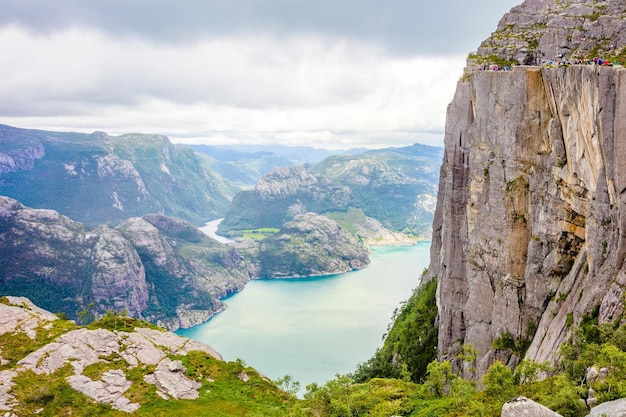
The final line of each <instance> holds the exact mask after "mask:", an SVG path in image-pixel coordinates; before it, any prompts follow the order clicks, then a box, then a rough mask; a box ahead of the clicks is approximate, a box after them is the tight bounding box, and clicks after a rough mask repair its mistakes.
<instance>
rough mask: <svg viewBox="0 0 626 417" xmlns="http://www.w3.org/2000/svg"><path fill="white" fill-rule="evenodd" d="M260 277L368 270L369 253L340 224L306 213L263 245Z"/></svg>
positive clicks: (260, 254) (261, 247) (261, 244)
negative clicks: (366, 268)
mask: <svg viewBox="0 0 626 417" xmlns="http://www.w3.org/2000/svg"><path fill="white" fill-rule="evenodd" d="M259 262H260V265H261V266H260V276H261V277H263V278H293V277H305V276H312V275H329V274H338V273H342V272H347V271H351V270H353V269H361V268H365V267H366V266H367V265H368V264H369V256H368V253H367V249H366V248H365V247H364V246H363V244H361V243H360V242H358V241H357V239H356V238H355V237H354V236H352V235H351V234H350V233H348V232H347V231H345V230H344V229H342V228H341V227H340V226H339V225H338V224H337V223H336V222H334V221H332V220H330V219H328V218H326V217H324V216H320V215H317V214H315V213H306V214H302V215H299V216H296V218H295V219H294V220H293V221H291V222H288V223H286V224H285V226H284V227H283V228H282V229H281V231H280V233H278V234H276V235H274V236H271V237H268V238H266V239H264V240H262V241H261V243H260V244H259Z"/></svg>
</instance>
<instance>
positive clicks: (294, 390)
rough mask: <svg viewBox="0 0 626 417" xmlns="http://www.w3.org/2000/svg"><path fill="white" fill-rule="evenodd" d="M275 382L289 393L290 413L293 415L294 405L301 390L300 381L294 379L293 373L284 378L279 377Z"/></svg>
mask: <svg viewBox="0 0 626 417" xmlns="http://www.w3.org/2000/svg"><path fill="white" fill-rule="evenodd" d="M274 383H275V384H276V385H277V386H278V387H279V388H280V389H281V390H283V391H284V392H286V393H287V394H288V398H287V401H288V403H289V415H290V416H292V417H293V406H294V404H295V401H296V395H297V394H298V391H299V390H300V382H298V381H294V379H293V377H292V376H291V375H285V376H283V377H282V378H278V379H277V380H276V381H274Z"/></svg>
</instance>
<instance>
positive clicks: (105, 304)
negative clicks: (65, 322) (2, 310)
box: [0, 196, 256, 329]
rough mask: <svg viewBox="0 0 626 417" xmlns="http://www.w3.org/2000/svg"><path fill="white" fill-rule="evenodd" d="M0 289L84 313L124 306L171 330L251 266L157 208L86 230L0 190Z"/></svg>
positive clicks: (200, 315)
mask: <svg viewBox="0 0 626 417" xmlns="http://www.w3.org/2000/svg"><path fill="white" fill-rule="evenodd" d="M0 253H2V259H1V260H0V290H1V292H2V294H4V295H20V296H28V297H30V298H31V299H33V300H34V301H35V302H36V303H37V304H38V305H41V306H43V307H44V308H47V309H49V310H51V311H54V312H64V313H65V314H67V315H68V316H69V317H72V318H80V315H81V314H82V315H84V316H85V317H83V318H84V319H85V320H87V319H89V318H92V316H94V315H95V316H98V315H103V314H104V313H105V312H106V311H107V310H112V311H117V312H121V311H126V312H127V313H128V314H129V315H130V316H133V317H141V318H144V319H147V320H150V321H151V322H154V323H159V324H161V325H163V326H166V327H168V328H170V329H177V328H179V327H190V326H193V325H196V324H199V323H202V322H204V321H206V320H207V319H208V318H209V317H210V316H211V315H212V314H214V313H215V312H216V311H220V310H221V309H223V308H224V306H223V304H222V303H221V302H220V301H219V300H218V298H221V297H224V296H226V295H228V294H230V293H232V292H235V291H238V290H241V289H242V288H243V286H244V284H245V283H246V282H247V281H248V280H249V279H250V278H251V277H252V276H253V274H255V271H256V270H255V269H254V267H253V266H251V264H250V263H249V262H246V261H245V260H244V259H243V258H242V256H241V255H240V253H239V252H238V251H237V250H235V249H233V248H229V247H227V246H225V245H223V244H220V243H218V242H216V241H213V240H212V239H210V238H208V237H206V236H205V235H204V234H202V233H201V232H200V231H199V230H197V229H196V228H195V227H193V226H192V225H191V224H189V223H187V222H183V221H181V220H175V219H171V218H168V217H165V216H161V215H148V216H145V217H143V218H132V219H129V220H127V221H126V222H124V223H122V224H121V225H120V226H119V227H118V228H117V229H114V228H111V227H108V226H99V227H97V228H95V229H88V228H86V227H85V226H84V225H83V224H82V223H78V222H75V221H72V220H70V219H69V218H67V217H65V216H62V215H60V214H59V213H57V212H55V211H53V210H42V209H31V208H28V207H25V206H23V205H22V204H20V203H19V202H17V201H15V200H13V199H10V198H8V197H1V196H0Z"/></svg>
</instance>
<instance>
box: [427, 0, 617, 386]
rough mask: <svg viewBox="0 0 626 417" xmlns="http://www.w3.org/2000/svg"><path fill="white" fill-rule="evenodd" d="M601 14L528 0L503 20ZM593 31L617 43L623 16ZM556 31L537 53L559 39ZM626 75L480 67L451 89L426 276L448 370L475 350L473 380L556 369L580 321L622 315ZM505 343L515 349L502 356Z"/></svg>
mask: <svg viewBox="0 0 626 417" xmlns="http://www.w3.org/2000/svg"><path fill="white" fill-rule="evenodd" d="M618 3H619V4H618ZM599 4H600V2H591V1H577V2H573V1H565V2H562V1H547V0H545V1H537V0H529V1H526V2H525V3H524V4H523V5H522V6H520V7H519V8H516V9H514V10H513V11H512V12H511V13H510V14H509V15H507V17H505V19H504V20H503V22H505V24H509V23H506V22H510V21H511V20H510V19H513V18H519V19H521V20H520V24H521V25H523V26H529V25H530V26H532V25H533V24H534V23H533V22H541V19H543V18H547V17H546V15H545V13H547V12H545V11H546V10H552V9H551V8H556V7H557V6H558V7H561V6H564V5H565V6H568V7H570V8H574V9H578V8H580V7H582V6H589V7H591V5H595V6H598V5H599ZM620 4H621V5H622V6H623V2H611V1H610V2H604V3H602V5H604V6H606V7H604V6H602V8H599V9H598V7H596V9H594V10H605V11H607V12H608V11H609V10H614V9H615V8H616V7H618V6H620ZM595 6H594V7H595ZM568 10H569V9H568ZM572 10H573V9H572ZM533 19H534V20H533ZM551 19H552V20H550V22H551V23H549V25H556V26H558V28H560V30H561V32H559V33H561V34H562V35H563V36H566V37H567V36H577V35H576V33H577V32H575V28H569V27H562V25H561V24H558V25H557V23H554V22H556V21H557V20H555V19H560V20H559V21H564V17H563V16H559V17H555V16H552V17H551ZM585 19H587V18H585ZM594 21H597V22H610V21H611V22H613V23H612V24H610V25H609V26H610V27H611V28H612V31H610V33H611V34H612V35H611V36H612V37H613V38H612V39H614V40H616V41H617V40H620V39H622V36H623V33H624V30H623V28H624V25H623V20H621V21H619V22H617V21H614V20H611V18H609V17H606V18H605V17H602V16H596V20H594ZM598 24H600V23H598ZM607 24H609V23H607ZM556 26H555V27H556ZM583 26H585V24H584V23H583ZM585 27H586V26H585ZM594 27H596V26H594V25H591V26H589V28H588V30H589V31H592V30H595V29H593V28H594ZM511 30H515V28H512V29H511ZM555 30H556V29H555ZM576 30H577V29H576ZM538 33H543V32H538ZM553 33H554V30H549V31H546V32H545V34H544V35H542V36H545V37H546V38H545V39H544V38H541V39H540V40H539V45H543V46H542V47H543V48H547V46H546V45H548V44H550V42H557V43H558V41H559V39H561V38H560V37H559V38H554V37H553ZM589 33H591V32H589ZM604 33H609V31H608V29H607V30H604ZM496 34H497V33H496ZM496 34H494V37H492V38H491V40H490V41H488V42H487V43H489V42H494V43H495V42H496V41H497V40H498V38H497V36H496ZM551 39H552V40H551ZM618 45H619V46H622V45H623V44H618ZM516 48H517V47H516ZM577 51H578V53H580V54H583V53H584V51H583V50H582V49H581V48H579V49H578V50H577ZM490 52H498V53H500V54H506V53H508V49H505V50H498V49H493V50H490ZM587 52H589V53H591V52H593V51H590V50H588V51H587ZM624 77H626V70H624V69H623V68H620V67H607V66H599V65H570V66H562V67H559V68H550V67H516V68H513V70H512V71H474V72H472V73H471V75H469V76H466V77H463V79H462V80H461V81H459V83H458V86H457V91H456V94H455V97H454V100H453V101H452V103H451V104H450V106H449V108H448V115H447V122H446V135H445V146H446V149H445V156H444V162H443V166H442V170H441V179H440V188H439V196H438V205H437V212H436V215H435V221H434V226H433V229H434V236H433V244H432V252H431V264H430V272H429V274H430V275H429V276H430V277H433V276H436V277H438V283H439V288H438V293H437V303H438V307H439V320H438V323H439V353H440V356H441V357H442V358H450V359H452V360H454V358H455V355H456V353H457V352H458V349H459V348H460V347H461V345H462V344H464V343H471V344H472V345H473V346H474V347H475V348H476V349H477V350H478V352H479V356H478V370H479V372H478V375H482V374H483V373H484V372H485V371H486V369H487V367H488V366H489V365H490V364H491V363H492V362H493V361H494V360H495V359H499V360H501V361H503V362H505V363H506V362H508V363H509V364H511V365H514V364H515V363H516V362H517V361H518V360H519V358H520V356H522V355H524V354H525V355H526V357H528V358H530V359H532V360H535V361H539V362H543V361H546V360H554V359H555V355H556V354H557V353H558V350H559V346H560V344H561V343H563V342H564V341H566V340H567V338H568V337H569V335H570V330H571V328H572V326H574V325H576V324H578V323H580V322H581V320H582V319H583V317H585V316H587V315H591V314H592V313H593V312H594V311H595V312H597V314H598V316H599V320H600V321H609V320H615V319H617V318H619V317H620V314H622V312H623V308H624V304H623V295H624V289H625V288H626V269H625V267H624V260H625V258H626V240H624V237H623V236H624V229H625V228H626V207H625V203H626V200H625V199H624V195H623V194H624V191H625V190H626V176H625V174H624V173H625V172H626V166H625V163H626V162H625V161H626V147H625V145H624V144H625V143H626V137H624V135H625V134H626V133H625V132H626V125H625V124H626V101H625V100H624V97H626V83H625V82H624V81H625V78H624ZM504 339H506V342H507V343H505V344H504V345H507V346H509V348H507V349H498V346H502V345H503V343H499V342H501V341H503V340H504ZM511 346H513V347H511ZM458 366H461V364H460V363H458Z"/></svg>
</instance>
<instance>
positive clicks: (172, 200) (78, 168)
mask: <svg viewBox="0 0 626 417" xmlns="http://www.w3.org/2000/svg"><path fill="white" fill-rule="evenodd" d="M235 192H236V190H235V189H234V188H233V186H232V185H231V184H229V183H228V182H227V181H225V180H224V179H223V178H222V177H221V176H219V175H218V174H216V173H215V172H214V171H212V169H211V167H210V160H209V159H208V158H205V157H203V156H202V155H199V154H197V153H195V152H193V151H192V150H191V149H189V148H186V147H181V146H175V145H172V143H171V142H170V141H169V139H168V138H166V137H165V136H159V135H141V134H129V135H122V136H109V135H107V134H106V133H103V132H95V133H92V134H82V133H59V132H48V131H42V130H28V129H18V128H15V127H10V126H5V125H0V194H1V195H5V196H8V197H11V198H15V199H16V200H19V201H20V202H22V203H24V204H25V205H27V206H30V207H34V208H45V209H52V210H56V211H58V212H60V213H61V214H63V215H66V216H69V217H71V218H72V219H75V220H77V221H80V222H82V223H84V224H86V225H87V226H89V227H95V226H97V225H100V224H109V225H114V224H117V223H119V222H120V221H123V220H125V219H128V218H130V217H137V216H143V215H145V214H148V213H161V214H165V215H167V216H171V217H178V218H181V219H183V220H187V221H190V222H192V223H193V224H196V225H202V224H204V222H206V221H208V220H211V219H214V218H218V217H221V216H222V215H223V213H225V211H226V209H227V208H228V205H229V203H230V200H231V198H232V196H233V195H234V193H235Z"/></svg>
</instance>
